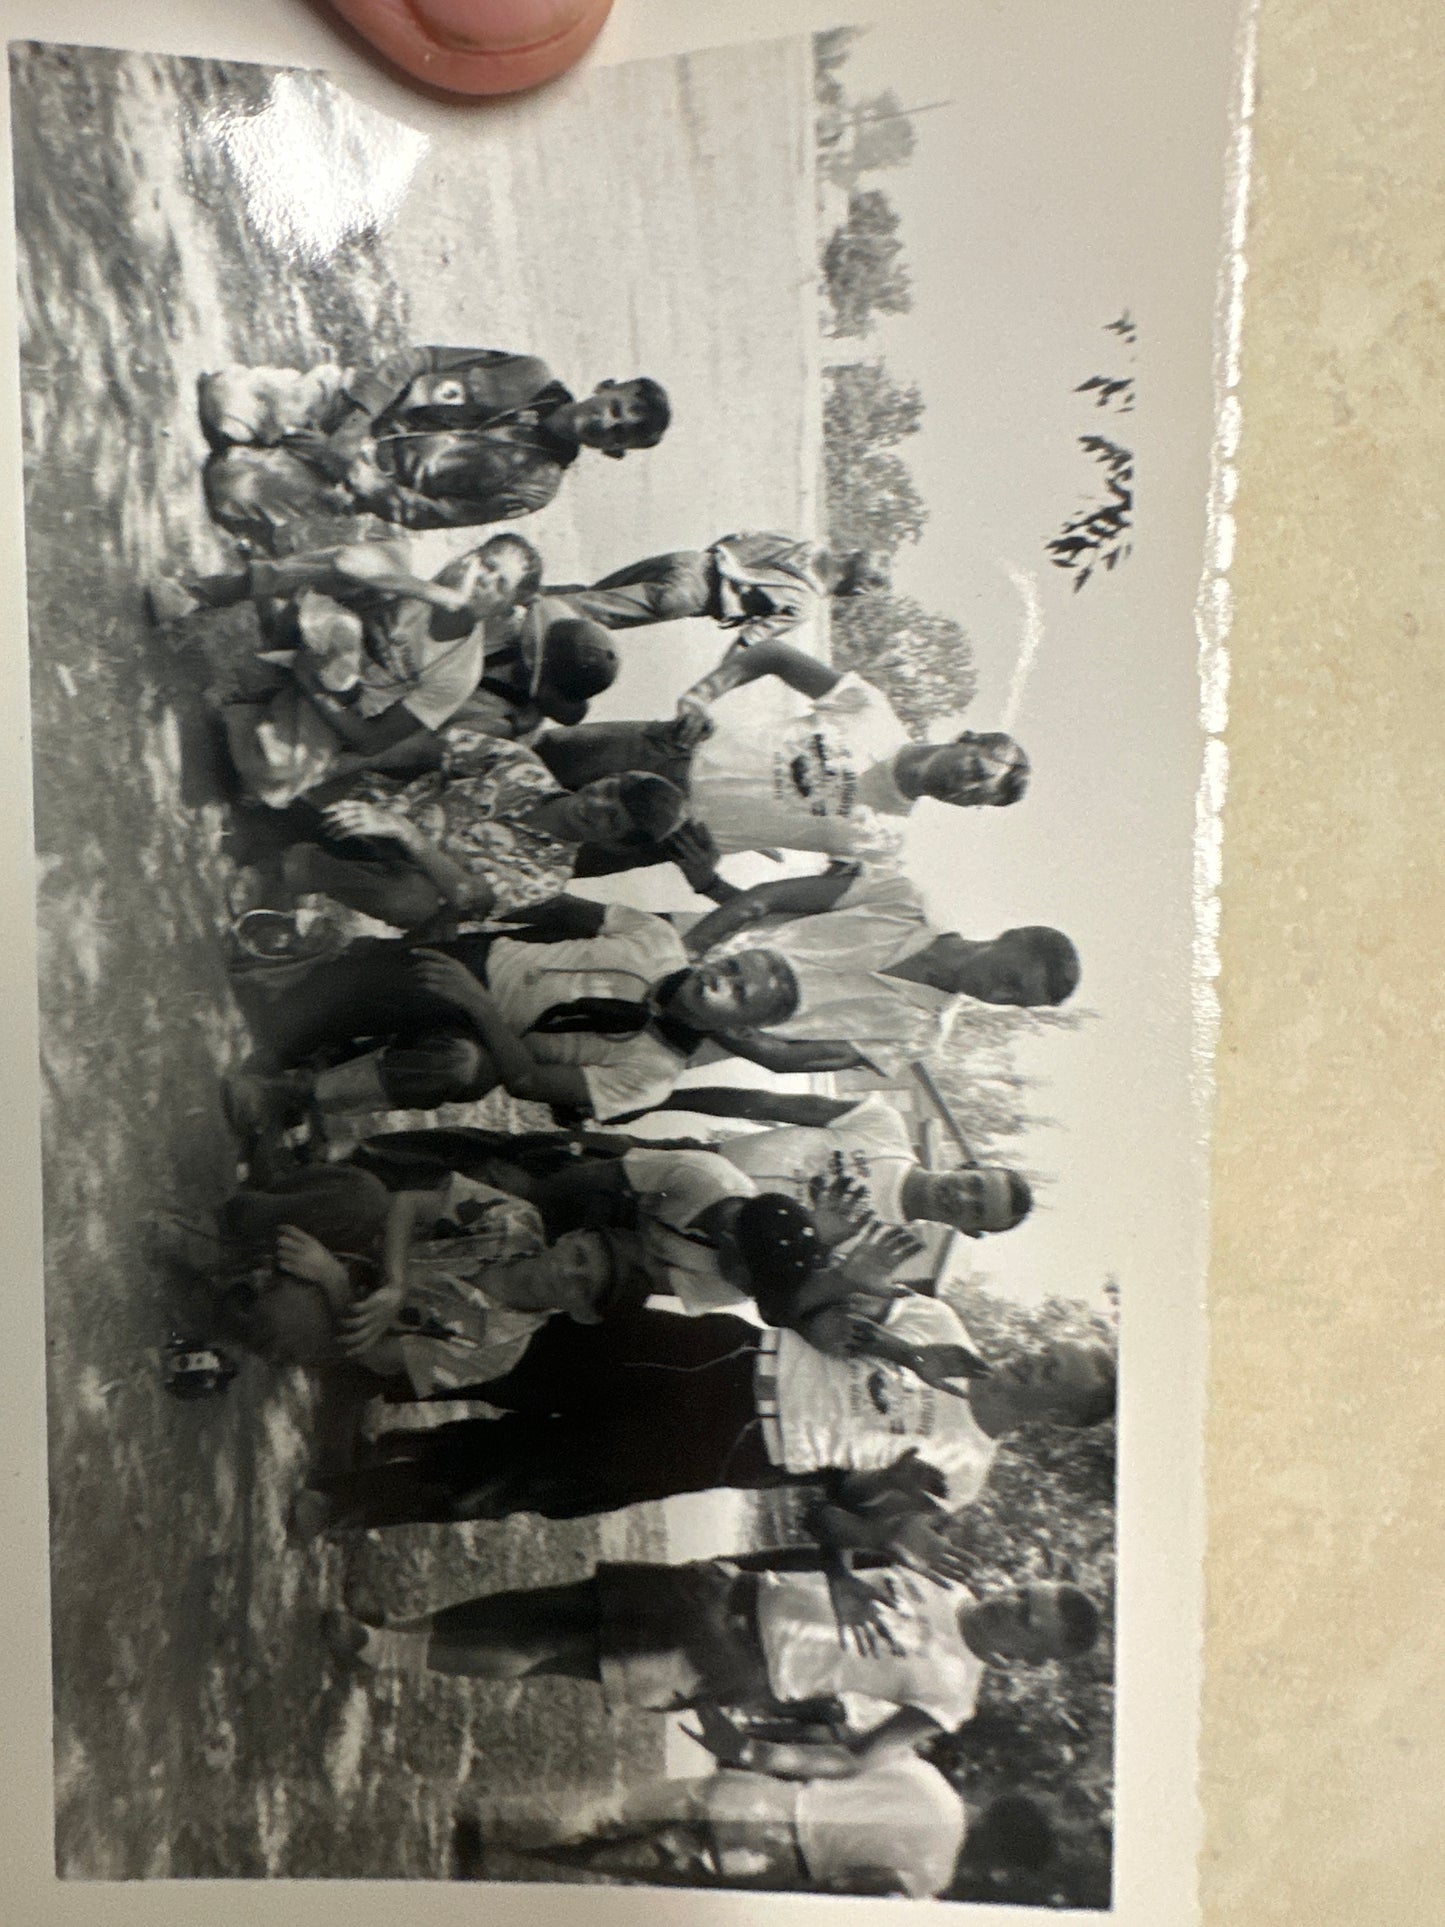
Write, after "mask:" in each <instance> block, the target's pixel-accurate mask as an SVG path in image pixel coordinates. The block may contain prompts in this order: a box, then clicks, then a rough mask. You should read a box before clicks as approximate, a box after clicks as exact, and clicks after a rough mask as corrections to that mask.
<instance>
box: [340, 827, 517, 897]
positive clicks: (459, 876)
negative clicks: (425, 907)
mask: <svg viewBox="0 0 1445 1927" xmlns="http://www.w3.org/2000/svg"><path fill="white" fill-rule="evenodd" d="M326 822H327V827H328V828H329V829H331V830H332V831H333V832H334V833H335V834H336V835H337V836H341V837H363V838H379V839H382V840H384V841H386V842H389V843H396V844H399V845H400V847H401V848H402V849H403V850H404V851H405V852H406V854H407V857H408V858H409V859H410V861H411V862H412V863H413V864H415V866H416V868H417V869H418V870H420V871H421V873H422V875H423V876H424V877H425V878H426V879H427V881H428V882H429V883H433V884H435V885H436V888H437V890H438V891H439V892H440V894H441V895H442V896H443V897H444V898H445V899H446V901H447V902H448V903H450V904H452V905H453V906H454V907H455V908H456V909H458V910H464V911H465V912H466V913H467V914H468V915H469V916H473V917H484V916H486V915H487V913H488V912H489V911H490V910H491V908H492V906H493V904H495V902H496V900H497V893H496V891H495V890H494V889H493V888H492V886H491V884H490V883H488V882H487V880H486V879H485V878H484V877H480V876H476V875H474V874H473V873H472V872H471V871H470V870H466V869H464V868H463V867H462V865H461V864H460V863H458V862H456V861H455V859H454V858H452V857H450V856H448V855H447V853H446V851H445V850H444V849H442V847H441V845H440V844H438V843H434V842H433V841H432V839H431V838H430V837H429V836H428V835H427V834H426V832H425V831H424V830H421V829H419V828H418V827H417V825H416V824H415V823H413V822H412V820H411V818H410V817H408V816H404V815H402V814H401V812H400V811H395V810H389V809H387V808H386V807H385V805H384V804H379V803H362V802H355V801H347V800H343V801H341V802H340V803H333V804H332V805H331V807H330V808H329V809H328V810H327V811H326Z"/></svg>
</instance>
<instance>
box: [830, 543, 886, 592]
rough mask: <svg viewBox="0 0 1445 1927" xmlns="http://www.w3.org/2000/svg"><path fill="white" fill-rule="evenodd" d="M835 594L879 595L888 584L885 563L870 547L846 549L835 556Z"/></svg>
mask: <svg viewBox="0 0 1445 1927" xmlns="http://www.w3.org/2000/svg"><path fill="white" fill-rule="evenodd" d="M837 570H838V573H837V578H836V580H835V581H834V584H833V594H834V595H835V596H855V595H879V594H881V593H882V592H883V591H884V590H885V589H887V588H888V586H889V580H890V578H889V574H888V568H887V565H886V563H885V562H884V560H883V558H882V557H881V556H879V555H875V554H874V552H873V551H872V550H871V549H848V550H845V551H844V553H843V554H841V555H840V556H839V557H838V558H837Z"/></svg>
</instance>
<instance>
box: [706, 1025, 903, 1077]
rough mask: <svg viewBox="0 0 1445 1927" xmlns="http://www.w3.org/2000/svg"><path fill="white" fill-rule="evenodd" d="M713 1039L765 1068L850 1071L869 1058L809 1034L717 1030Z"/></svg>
mask: <svg viewBox="0 0 1445 1927" xmlns="http://www.w3.org/2000/svg"><path fill="white" fill-rule="evenodd" d="M713 1041H714V1042H715V1043H716V1044H718V1045H719V1046H720V1047H721V1048H722V1049H723V1050H726V1051H731V1052H732V1054H733V1056H734V1057H741V1058H744V1059H746V1061H747V1062H748V1063H749V1064H757V1065H758V1066H759V1067H760V1068H761V1069H763V1070H765V1071H779V1072H788V1071H852V1070H860V1069H862V1070H866V1069H867V1068H868V1060H867V1059H866V1058H864V1057H860V1056H859V1054H858V1052H857V1051H856V1050H854V1048H853V1046H852V1045H851V1044H845V1043H843V1042H841V1041H838V1040H834V1039H831V1038H829V1039H815V1038H809V1037H769V1036H768V1034H767V1032H766V1031H763V1030H750V1031H730V1032H728V1033H727V1034H726V1035H723V1034H721V1033H719V1035H718V1036H717V1037H715V1038H714V1039H713Z"/></svg>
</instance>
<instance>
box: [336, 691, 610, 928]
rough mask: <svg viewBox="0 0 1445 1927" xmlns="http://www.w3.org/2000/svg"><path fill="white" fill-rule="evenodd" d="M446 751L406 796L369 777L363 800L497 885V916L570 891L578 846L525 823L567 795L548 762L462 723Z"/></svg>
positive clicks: (361, 788) (449, 736) (362, 786)
mask: <svg viewBox="0 0 1445 1927" xmlns="http://www.w3.org/2000/svg"><path fill="white" fill-rule="evenodd" d="M443 745H444V747H443V752H442V754H443V761H442V767H441V768H440V769H439V770H429V771H428V772H427V774H426V775H425V776H418V777H416V778H414V779H413V781H411V782H410V783H407V784H406V785H405V786H404V787H403V788H402V789H401V790H398V789H397V788H396V787H395V785H394V784H391V783H388V782H387V781H386V779H385V778H384V777H379V776H374V775H373V776H367V777H364V778H363V779H362V781H361V782H360V783H359V784H358V785H357V794H358V795H361V796H364V797H366V798H367V799H368V800H369V801H372V802H376V803H379V804H381V805H383V806H384V807H387V808H390V809H397V808H400V809H401V810H402V812H403V813H404V814H405V815H406V817H407V818H408V819H409V820H410V821H411V822H412V823H413V824H415V826H416V827H417V829H418V830H420V831H421V833H422V834H423V835H424V836H425V837H427V838H429V839H430V841H431V842H433V843H435V844H436V845H437V846H438V848H440V849H441V850H442V851H444V852H445V854H446V855H447V856H449V857H450V858H451V859H452V861H453V862H454V863H456V864H459V865H460V866H461V868H462V869H464V870H465V871H467V873H468V874H469V875H471V876H475V877H480V878H481V879H482V880H483V881H484V882H486V883H488V884H490V885H491V887H492V889H493V890H495V892H496V895H497V904H496V909H497V912H498V913H501V912H504V911H509V910H517V909H522V908H524V907H525V906H526V905H527V904H530V903H545V902H546V900H547V898H548V897H555V896H556V895H557V894H558V893H559V892H560V891H563V890H565V889H566V888H567V885H568V883H569V882H570V881H571V878H572V866H573V863H574V862H575V860H576V856H577V845H576V844H575V843H564V842H563V841H562V840H561V839H560V838H558V837H555V836H551V835H549V834H548V832H547V831H546V830H541V829H537V828H535V827H534V826H533V825H532V824H531V823H529V822H528V820H527V819H528V817H529V816H530V814H531V812H532V811H533V810H535V809H536V807H537V806H538V804H539V803H546V802H549V801H551V799H552V798H554V797H558V796H565V795H566V794H567V792H566V791H565V790H563V789H562V788H561V787H560V785H559V784H558V783H557V781H556V780H555V778H554V777H553V776H552V775H551V773H550V772H549V770H548V769H547V766H546V764H545V763H544V762H543V761H542V759H541V758H540V757H539V756H537V755H535V754H534V753H533V752H532V751H531V750H530V749H526V748H524V747H523V745H522V744H521V743H512V742H508V741H507V740H506V739H505V738H503V737H499V736H489V735H486V734H484V733H482V732H481V731H479V730H476V729H473V728H470V727H468V726H467V725H466V724H464V723H453V724H452V725H451V726H450V727H449V728H448V729H447V730H446V731H445V732H444V734H443Z"/></svg>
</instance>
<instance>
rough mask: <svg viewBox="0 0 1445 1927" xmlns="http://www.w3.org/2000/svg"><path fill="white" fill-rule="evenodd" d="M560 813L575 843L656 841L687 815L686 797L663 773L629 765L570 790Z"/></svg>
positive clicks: (674, 827)
mask: <svg viewBox="0 0 1445 1927" xmlns="http://www.w3.org/2000/svg"><path fill="white" fill-rule="evenodd" d="M563 813H564V815H565V816H566V818H567V826H568V829H569V830H570V832H571V834H572V836H573V839H574V840H575V841H576V842H578V843H608V844H613V845H616V844H619V843H633V842H643V843H660V842H661V841H662V840H663V838H664V837H667V836H671V835H672V832H673V831H674V830H675V829H676V828H677V826H678V824H679V823H681V822H682V820H683V818H684V817H685V816H686V815H687V798H686V797H685V796H684V795H683V793H682V791H681V790H680V789H679V788H678V787H677V785H676V783H669V782H668V780H667V778H666V777H665V776H651V775H648V774H647V773H646V772H644V771H642V770H628V771H627V772H626V773H625V774H624V775H622V776H601V777H599V778H598V779H597V781H596V782H594V783H585V784H584V785H583V786H582V788H581V789H580V790H574V791H572V792H571V793H570V794H569V795H568V796H567V799H566V802H565V805H564V808H563Z"/></svg>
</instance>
